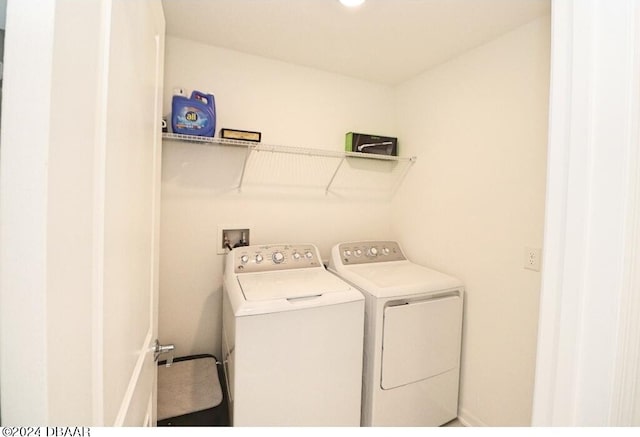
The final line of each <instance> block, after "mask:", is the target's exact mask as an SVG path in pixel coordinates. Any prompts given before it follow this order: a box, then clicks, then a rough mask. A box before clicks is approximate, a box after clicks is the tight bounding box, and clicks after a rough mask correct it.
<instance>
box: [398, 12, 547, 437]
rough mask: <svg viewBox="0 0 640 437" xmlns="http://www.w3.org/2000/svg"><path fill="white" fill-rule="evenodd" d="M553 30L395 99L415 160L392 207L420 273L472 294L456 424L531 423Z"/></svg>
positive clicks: (440, 72)
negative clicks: (532, 253) (436, 274)
mask: <svg viewBox="0 0 640 437" xmlns="http://www.w3.org/2000/svg"><path fill="white" fill-rule="evenodd" d="M549 45H550V20H549V18H543V19H539V20H536V21H534V22H532V23H530V24H528V25H526V26H523V27H521V28H519V29H517V30H515V31H513V32H510V33H508V34H506V35H504V36H502V37H500V38H498V39H496V40H494V41H492V42H490V43H488V44H486V45H483V46H481V47H478V48H477V49H475V50H472V51H470V52H468V53H466V54H464V55H462V56H460V57H458V58H456V59H453V60H452V61H450V62H448V63H446V64H443V65H441V66H439V67H436V68H434V69H432V70H430V71H428V72H426V73H425V74H423V75H421V76H419V77H417V78H415V79H414V80H411V81H409V82H407V83H405V84H403V85H402V86H400V87H399V88H398V95H397V120H398V134H399V137H400V138H401V139H402V143H403V144H406V145H407V146H406V148H405V152H404V153H407V154H416V155H418V156H419V159H418V161H417V163H416V165H415V166H414V169H412V171H411V172H410V173H409V174H408V177H407V179H406V180H405V183H404V185H403V186H402V188H401V189H400V192H399V193H398V195H397V196H396V198H395V201H394V203H393V206H394V208H393V214H392V223H393V233H394V236H395V237H396V238H397V239H399V240H400V241H401V242H402V243H403V245H404V248H405V250H406V251H407V252H408V255H409V256H410V257H411V258H413V259H414V260H415V261H416V262H419V263H424V264H427V265H431V266H434V267H435V268H438V269H440V270H442V271H444V272H446V273H449V274H452V275H455V276H457V277H459V278H461V279H462V280H463V281H464V283H465V285H466V290H467V296H466V307H465V325H464V333H463V335H464V339H463V356H462V373H461V399H460V413H461V416H462V418H463V420H466V421H468V422H469V423H470V424H477V425H482V424H484V425H490V426H500V425H528V424H530V420H531V403H532V389H533V378H534V370H535V369H534V367H535V351H536V329H537V322H538V299H539V289H540V273H538V272H533V271H530V270H525V269H523V252H524V248H525V246H532V247H538V248H539V247H542V237H543V216H544V195H545V176H546V170H545V165H546V144H547V113H548V111H547V107H548V89H549Z"/></svg>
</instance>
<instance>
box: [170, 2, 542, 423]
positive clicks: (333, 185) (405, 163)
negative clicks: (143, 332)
mask: <svg viewBox="0 0 640 437" xmlns="http://www.w3.org/2000/svg"><path fill="white" fill-rule="evenodd" d="M163 6H164V13H165V20H166V39H165V65H164V99H163V108H164V109H163V114H165V115H168V114H169V113H170V111H171V103H172V96H173V95H174V93H175V92H176V89H178V88H179V89H183V90H184V91H185V92H186V93H187V94H189V93H190V92H191V91H193V90H199V91H201V92H205V93H210V94H212V95H214V96H215V101H216V111H217V113H216V118H217V119H216V124H217V131H219V130H220V129H221V128H227V129H239V130H248V131H258V132H260V133H261V135H262V138H261V143H260V145H261V147H262V146H263V145H264V147H265V149H264V150H261V149H256V150H252V149H251V148H247V147H238V146H233V145H229V144H220V143H211V142H205V141H203V142H193V141H182V140H180V139H174V138H169V136H165V139H164V140H163V147H162V186H161V204H160V210H161V216H160V266H159V272H160V278H159V322H158V323H159V325H158V326H159V338H160V339H161V340H162V342H163V343H171V344H174V345H175V347H176V349H175V355H176V356H188V355H195V354H212V355H215V356H216V357H221V356H222V355H221V354H222V343H221V341H222V332H221V330H222V300H223V299H222V296H223V287H222V282H223V267H224V259H225V256H226V255H225V251H224V249H222V248H221V247H218V246H219V245H220V229H221V228H225V229H249V230H250V232H249V238H250V244H251V245H262V244H284V243H305V244H306V243H311V244H314V245H316V246H317V248H318V249H319V253H320V256H321V257H322V258H323V260H324V261H325V262H326V261H327V260H328V258H329V255H330V251H331V248H332V247H333V246H334V245H336V244H338V243H340V242H345V241H360V240H392V241H397V242H399V244H400V245H401V246H402V249H403V250H404V252H405V254H406V255H407V257H408V258H409V259H411V260H412V261H414V262H415V263H418V264H421V265H425V266H429V267H431V268H434V269H436V270H439V271H441V272H443V273H445V274H448V275H451V276H454V277H456V278H458V279H459V280H460V281H461V282H462V283H463V284H464V287H465V302H464V322H463V331H462V354H461V364H460V391H459V411H458V415H459V417H460V419H461V421H463V422H464V423H465V424H467V425H470V426H474V425H479V426H481V425H488V426H503V425H511V426H526V425H529V424H530V420H531V407H532V396H533V381H534V371H535V354H536V334H537V321H538V299H539V290H540V272H539V269H538V271H536V270H531V269H528V268H525V264H526V254H527V253H528V252H527V251H528V250H529V249H531V248H533V249H537V250H538V251H539V250H540V249H541V248H542V240H543V220H544V199H545V180H546V179H545V178H546V144H547V119H548V96H549V66H550V62H549V56H550V53H549V48H550V5H549V2H548V1H540V0H530V1H517V2H513V1H500V0H481V1H473V2H471V1H456V0H454V1H451V0H449V1H423V2H420V1H418V2H416V1H405V0H403V1H393V2H391V1H382V0H377V1H376V0H369V1H368V2H366V3H365V4H364V5H362V6H361V7H359V8H358V9H354V10H349V9H346V8H345V7H343V6H342V5H340V4H339V3H338V2H337V1H323V2H316V1H308V0H305V1H295V2H293V1H267V2H254V1H244V0H243V1H220V0H216V1H213V2H207V4H206V6H205V4H204V3H202V2H192V1H164V2H163ZM201 8H203V9H201ZM348 132H365V133H371V134H376V135H385V136H391V137H397V138H398V159H397V160H392V161H387V160H372V159H357V158H348V159H345V160H344V162H342V159H343V158H342V157H341V156H340V154H341V153H343V152H344V141H345V135H346V133H348ZM216 136H218V132H216ZM270 146H273V147H271V150H269V147H270ZM289 152H291V153H289ZM336 169H337V170H336ZM538 253H539V252H538Z"/></svg>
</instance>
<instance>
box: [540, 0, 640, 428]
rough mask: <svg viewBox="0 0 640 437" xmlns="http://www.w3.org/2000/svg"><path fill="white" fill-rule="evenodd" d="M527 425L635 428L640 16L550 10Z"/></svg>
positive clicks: (562, 2) (639, 388)
mask: <svg viewBox="0 0 640 437" xmlns="http://www.w3.org/2000/svg"><path fill="white" fill-rule="evenodd" d="M551 55H552V59H551V65H552V67H551V96H550V121H549V147H548V174H547V199H546V214H545V236H544V247H545V256H544V263H543V274H542V290H541V301H540V319H539V331H538V352H537V367H536V378H535V391H534V406H533V419H532V422H533V425H540V426H589V425H592V426H628V425H632V424H634V425H639V424H640V413H639V412H638V407H639V406H640V404H639V403H638V394H640V383H639V382H638V376H639V374H638V372H639V371H638V368H639V365H640V347H639V346H638V345H639V344H640V288H639V287H640V121H639V120H640V7H639V5H638V4H637V1H635V0H618V1H616V2H607V1H602V0H553V3H552V47H551Z"/></svg>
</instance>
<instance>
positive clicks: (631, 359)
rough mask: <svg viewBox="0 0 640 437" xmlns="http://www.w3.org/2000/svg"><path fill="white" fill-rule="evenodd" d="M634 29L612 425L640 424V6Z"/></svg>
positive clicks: (635, 11)
mask: <svg viewBox="0 0 640 437" xmlns="http://www.w3.org/2000/svg"><path fill="white" fill-rule="evenodd" d="M628 17H629V20H630V26H631V27H632V30H631V32H630V35H629V39H630V42H629V45H630V46H631V47H633V51H632V52H631V53H630V54H629V56H630V57H631V59H630V63H631V65H632V67H631V68H630V69H629V71H628V75H629V78H628V81H629V82H630V83H631V86H630V93H629V108H628V121H627V123H628V125H629V126H630V129H629V135H628V139H627V143H628V150H629V157H628V159H627V162H628V163H629V175H630V176H629V199H630V203H629V205H628V219H627V222H628V227H627V233H626V237H625V241H627V242H628V245H627V247H626V253H625V259H626V264H625V267H624V270H625V277H624V287H623V295H622V296H621V306H620V309H621V312H620V327H619V332H620V338H619V346H618V357H617V368H616V370H615V390H614V392H615V393H616V398H615V399H614V402H613V405H612V409H611V418H610V422H611V423H612V424H613V425H620V426H623V425H628V424H631V425H634V426H638V425H640V398H639V396H640V392H639V390H640V381H639V379H640V341H639V339H638V336H639V335H640V334H639V333H640V148H639V147H638V145H639V144H640V6H638V5H637V4H633V5H631V11H630V13H629V15H628Z"/></svg>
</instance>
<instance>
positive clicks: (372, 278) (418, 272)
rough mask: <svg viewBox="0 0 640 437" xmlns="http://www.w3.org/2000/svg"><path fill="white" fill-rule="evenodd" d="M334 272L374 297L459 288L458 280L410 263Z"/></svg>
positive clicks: (361, 267)
mask: <svg viewBox="0 0 640 437" xmlns="http://www.w3.org/2000/svg"><path fill="white" fill-rule="evenodd" d="M336 273H337V274H338V275H340V276H341V277H342V278H343V279H346V280H347V281H348V282H351V283H352V284H354V285H355V286H357V287H359V288H360V289H362V290H365V291H367V292H368V293H370V294H372V295H374V296H376V297H392V296H401V295H405V294H414V293H428V292H432V291H441V290H448V289H454V288H462V282H460V280H458V279H457V278H454V277H452V276H449V275H446V274H444V273H441V272H438V271H436V270H432V269H430V268H427V267H424V266H421V265H418V264H414V263H412V262H411V261H390V262H379V263H372V264H358V265H349V266H339V269H338V271H337V272H336Z"/></svg>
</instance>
